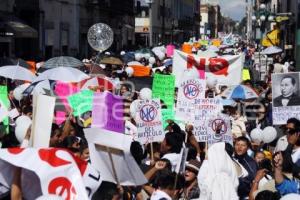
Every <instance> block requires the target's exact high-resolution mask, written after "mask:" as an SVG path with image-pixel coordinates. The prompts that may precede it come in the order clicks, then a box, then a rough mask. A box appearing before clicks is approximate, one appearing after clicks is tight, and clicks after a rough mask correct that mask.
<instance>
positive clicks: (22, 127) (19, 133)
mask: <svg viewBox="0 0 300 200" xmlns="http://www.w3.org/2000/svg"><path fill="white" fill-rule="evenodd" d="M31 123H32V122H31V119H30V118H29V117H28V116H25V115H22V116H20V117H18V118H17V120H16V128H15V135H16V138H17V140H18V141H19V142H20V143H22V142H23V140H24V137H25V135H26V132H27V130H28V128H29V126H30V125H31Z"/></svg>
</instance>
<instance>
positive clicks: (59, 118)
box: [55, 111, 67, 125]
mask: <svg viewBox="0 0 300 200" xmlns="http://www.w3.org/2000/svg"><path fill="white" fill-rule="evenodd" d="M66 119H67V117H66V112H63V111H56V112H55V124H57V125H61V124H62V123H64V121H66Z"/></svg>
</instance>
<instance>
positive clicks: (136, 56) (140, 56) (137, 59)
mask: <svg viewBox="0 0 300 200" xmlns="http://www.w3.org/2000/svg"><path fill="white" fill-rule="evenodd" d="M142 57H143V55H142V54H140V53H136V54H134V59H135V60H136V61H140V60H141V59H142Z"/></svg>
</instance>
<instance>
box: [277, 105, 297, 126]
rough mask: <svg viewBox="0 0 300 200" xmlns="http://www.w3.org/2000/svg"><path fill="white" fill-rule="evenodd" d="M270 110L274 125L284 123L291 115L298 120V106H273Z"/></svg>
mask: <svg viewBox="0 0 300 200" xmlns="http://www.w3.org/2000/svg"><path fill="white" fill-rule="evenodd" d="M272 112H273V113H272V114H273V124H274V125H282V124H286V122H287V120H288V119H290V118H293V117H294V118H297V119H299V120H300V106H285V107H273V109H272Z"/></svg>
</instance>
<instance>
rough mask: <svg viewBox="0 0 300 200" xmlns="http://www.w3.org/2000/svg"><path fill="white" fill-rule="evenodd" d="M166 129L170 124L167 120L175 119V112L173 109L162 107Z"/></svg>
mask: <svg viewBox="0 0 300 200" xmlns="http://www.w3.org/2000/svg"><path fill="white" fill-rule="evenodd" d="M161 114H162V118H163V127H164V129H165V128H166V127H167V126H168V123H167V120H169V119H170V120H174V115H175V112H174V110H173V109H161Z"/></svg>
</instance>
